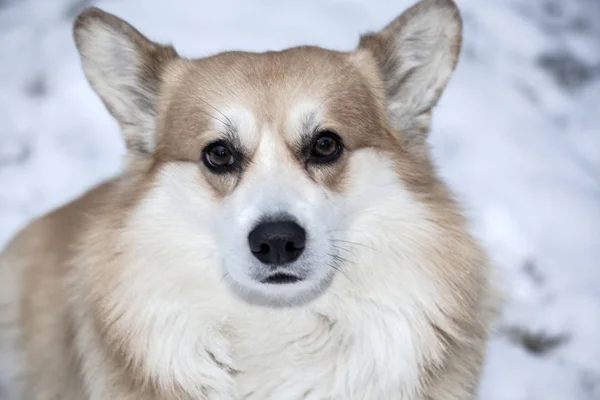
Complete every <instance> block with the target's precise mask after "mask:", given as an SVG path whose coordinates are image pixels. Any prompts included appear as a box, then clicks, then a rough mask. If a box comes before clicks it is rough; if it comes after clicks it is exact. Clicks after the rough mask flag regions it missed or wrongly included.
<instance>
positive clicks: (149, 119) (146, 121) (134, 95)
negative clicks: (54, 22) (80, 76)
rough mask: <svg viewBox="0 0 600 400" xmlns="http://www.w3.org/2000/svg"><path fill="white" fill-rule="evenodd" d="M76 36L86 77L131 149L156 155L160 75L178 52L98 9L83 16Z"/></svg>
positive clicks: (78, 21)
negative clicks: (149, 38)
mask: <svg viewBox="0 0 600 400" xmlns="http://www.w3.org/2000/svg"><path fill="white" fill-rule="evenodd" d="M73 35H74V38H75V43H76V45H77V49H78V50H79V54H80V56H81V62H82V65H83V69H84V72H85V75H86V77H87V79H88V81H89V82H90V84H91V86H92V87H93V88H94V90H95V91H96V93H97V94H98V95H99V96H100V98H101V99H102V101H103V102H104V104H105V105H106V107H107V108H108V110H109V112H110V113H111V114H112V115H113V117H115V119H116V120H117V121H118V122H119V124H120V126H121V129H122V130H123V134H124V136H125V141H126V143H127V148H128V149H129V150H130V151H135V152H138V153H146V154H147V153H152V152H153V151H154V144H155V132H154V125H155V119H156V113H157V101H158V91H159V87H160V82H161V76H162V72H163V71H164V68H165V66H166V65H167V64H168V63H169V61H172V60H174V59H175V58H177V53H176V52H175V50H174V49H173V48H172V47H170V46H161V45H159V44H157V43H154V42H152V41H150V40H148V39H147V38H146V37H144V36H143V35H142V34H141V33H140V32H138V31H137V30H136V29H135V28H133V27H132V26H131V25H129V24H128V23H126V22H125V21H123V20H121V19H120V18H118V17H116V16H114V15H111V14H108V13H106V12H104V11H102V10H100V9H98V8H94V7H92V8H88V9H86V10H84V11H83V12H82V13H81V14H79V16H78V17H77V19H76V21H75V24H74V26H73Z"/></svg>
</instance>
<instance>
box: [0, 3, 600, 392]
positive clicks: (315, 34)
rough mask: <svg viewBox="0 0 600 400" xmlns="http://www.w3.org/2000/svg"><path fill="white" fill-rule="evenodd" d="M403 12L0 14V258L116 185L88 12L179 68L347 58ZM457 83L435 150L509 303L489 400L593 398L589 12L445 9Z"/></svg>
mask: <svg viewBox="0 0 600 400" xmlns="http://www.w3.org/2000/svg"><path fill="white" fill-rule="evenodd" d="M412 3H413V1H411V0H393V1H391V0H390V1H384V0H377V1H373V0H346V1H343V0H303V1H285V2H284V1H275V0H259V1H243V0H237V1H234V0H219V1H217V2H214V1H208V0H206V1H204V0H168V1H166V0H113V1H110V0H105V1H90V0H0V248H1V247H3V246H4V245H5V244H6V242H7V241H8V240H9V239H10V237H11V236H12V235H13V234H15V233H16V231H17V230H18V229H19V228H21V227H22V226H23V225H24V224H26V223H27V222H29V221H30V220H31V219H32V218H34V217H36V216H38V215H39V214H41V213H44V212H47V211H48V210H50V209H52V208H55V207H57V206H59V205H61V204H63V203H65V202H67V201H69V200H71V199H73V198H74V197H75V196H78V195H79V194H81V193H82V192H83V191H85V190H87V189H89V188H90V187H91V186H93V185H95V184H97V183H98V182H99V181H101V180H103V179H105V178H108V177H110V176H111V175H113V174H115V173H117V172H118V171H119V169H120V168H121V157H122V156H123V154H124V145H123V143H122V140H121V137H120V135H119V131H118V129H117V125H116V123H115V122H114V121H113V120H112V119H111V118H110V117H109V114H108V112H107V111H106V110H105V109H104V107H103V105H102V103H101V102H100V100H99V99H98V98H97V97H96V95H95V94H94V93H93V92H92V90H91V88H90V87H89V86H88V84H87V82H86V81H85V79H84V76H83V72H82V70H81V68H80V64H79V58H78V55H77V53H76V51H75V47H74V44H73V40H72V36H71V24H72V21H73V19H74V17H75V15H76V13H77V12H78V11H80V10H81V9H82V8H83V7H86V6H89V5H97V6H99V7H102V8H104V9H105V10H107V11H109V12H113V13H116V14H117V15H119V16H121V17H122V18H124V19H126V20H128V21H129V22H130V23H132V24H133V25H134V26H136V27H137V28H139V29H140V30H141V31H142V32H143V33H145V34H147V35H148V36H149V37H150V38H152V39H154V40H157V41H161V42H172V43H174V45H175V47H176V49H177V50H178V51H179V52H180V53H181V54H182V55H184V56H191V57H201V56H206V55H209V54H212V53H215V52H219V51H222V50H233V49H236V50H252V51H262V50H267V49H272V50H277V49H282V48H285V47H288V46H293V45H299V44H312V45H319V46H323V47H328V48H332V49H338V50H350V49H352V48H353V47H354V46H355V45H356V44H357V42H358V37H359V34H360V33H363V32H365V31H369V30H376V29H379V28H381V27H383V25H384V24H386V23H387V22H389V21H391V20H392V19H393V18H394V17H395V16H397V15H398V14H400V13H401V12H402V11H403V10H404V9H405V8H406V7H408V6H409V5H411V4H412ZM457 4H458V6H459V7H460V8H461V10H462V13H463V18H464V21H465V32H464V35H465V38H464V47H463V51H462V56H461V60H460V63H459V65H458V68H457V71H456V74H455V76H454V78H453V79H452V81H451V83H450V85H449V87H448V89H447V91H446V92H445V95H444V96H443V97H442V101H441V103H440V105H439V107H438V109H437V113H435V114H434V126H433V131H432V134H431V139H430V142H431V145H432V147H433V152H434V156H435V159H436V162H437V164H438V166H439V168H440V171H441V173H442V175H443V176H444V177H445V178H446V179H447V181H448V182H449V184H450V185H451V187H452V188H453V189H454V190H455V191H456V192H457V193H458V195H459V196H460V197H461V198H462V200H463V201H464V203H465V206H466V207H467V208H468V210H469V212H470V214H471V218H472V221H473V224H472V225H473V231H474V233H475V234H476V235H477V236H478V237H479V238H481V240H482V241H483V242H484V244H485V246H486V247H487V248H488V249H489V251H490V253H491V256H492V258H493V261H494V262H495V264H496V266H497V271H498V276H499V281H498V282H499V284H500V285H501V286H502V287H503V288H504V290H505V291H506V293H507V296H508V300H507V304H506V306H505V308H504V311H503V316H502V319H501V321H500V322H499V325H498V329H497V333H496V334H495V336H494V339H493V340H492V342H491V343H490V348H489V356H488V361H487V364H486V370H485V374H484V382H483V386H482V388H481V399H483V400H559V399H560V400H593V399H595V400H598V399H600V1H599V0H457Z"/></svg>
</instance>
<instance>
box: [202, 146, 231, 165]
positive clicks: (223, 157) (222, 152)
mask: <svg viewBox="0 0 600 400" xmlns="http://www.w3.org/2000/svg"><path fill="white" fill-rule="evenodd" d="M234 163H235V157H234V156H233V152H232V151H231V150H230V149H229V148H228V147H227V145H226V144H224V143H214V144H212V145H209V146H208V147H207V148H206V150H205V151H204V164H206V166H207V167H209V168H210V169H212V170H226V169H229V168H231V167H232V166H233V165H234Z"/></svg>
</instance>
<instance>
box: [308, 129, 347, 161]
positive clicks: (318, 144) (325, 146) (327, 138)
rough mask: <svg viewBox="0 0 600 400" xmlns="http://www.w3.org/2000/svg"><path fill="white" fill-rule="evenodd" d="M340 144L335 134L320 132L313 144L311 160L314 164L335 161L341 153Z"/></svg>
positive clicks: (341, 147)
mask: <svg viewBox="0 0 600 400" xmlns="http://www.w3.org/2000/svg"><path fill="white" fill-rule="evenodd" d="M342 149H343V146H342V143H341V140H340V138H339V136H338V135H337V134H335V133H334V132H330V131H325V132H321V134H320V135H319V136H318V137H317V139H316V140H315V141H314V143H313V148H312V152H311V158H312V160H313V161H315V162H320V163H323V162H325V163H327V162H331V161H334V160H335V159H337V158H338V157H339V156H340V155H341V153H342Z"/></svg>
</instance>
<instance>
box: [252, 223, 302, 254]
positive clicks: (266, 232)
mask: <svg viewBox="0 0 600 400" xmlns="http://www.w3.org/2000/svg"><path fill="white" fill-rule="evenodd" d="M248 242H249V244H250V250H251V251H252V254H254V257H256V258H258V259H259V260H260V262H262V263H263V264H272V265H282V264H287V263H291V262H293V261H296V260H297V259H298V257H300V254H302V252H303V251H304V246H305V245H306V231H305V230H304V228H302V227H301V226H300V225H298V224H297V223H295V222H293V221H276V222H263V223H261V224H259V225H257V226H256V228H254V229H253V230H252V232H250V234H249V235H248Z"/></svg>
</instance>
